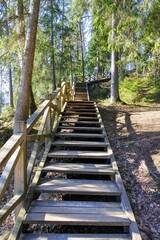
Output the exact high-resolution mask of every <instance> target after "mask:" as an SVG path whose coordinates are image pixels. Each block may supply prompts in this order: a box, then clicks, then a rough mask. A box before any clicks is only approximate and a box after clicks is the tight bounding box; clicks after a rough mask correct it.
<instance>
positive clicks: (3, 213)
mask: <svg viewBox="0 0 160 240" xmlns="http://www.w3.org/2000/svg"><path fill="white" fill-rule="evenodd" d="M72 96H73V88H72V87H71V86H70V84H69V83H67V82H62V84H61V87H59V88H57V89H56V90H55V91H54V92H53V93H52V95H51V96H50V99H49V100H45V101H44V102H43V103H42V104H41V105H40V106H39V108H38V109H37V110H36V111H35V112H34V113H33V115H32V116H31V117H30V118H29V119H28V120H27V122H15V132H14V134H13V135H12V136H11V138H10V139H9V140H8V141H7V142H6V143H5V144H4V146H3V147H2V148H1V149H0V171H1V177H0V203H1V202H2V200H3V199H4V198H5V194H6V191H7V189H8V187H9V185H10V183H11V181H12V182H14V193H13V196H11V197H10V199H9V200H8V202H7V203H5V204H4V206H3V208H2V209H1V210H0V225H1V224H2V223H3V222H4V220H5V219H6V218H7V216H8V215H9V214H10V213H11V212H12V211H13V210H15V216H17V215H18V213H19V210H20V208H21V206H22V204H23V201H24V199H25V196H26V193H27V191H28V188H29V185H30V183H31V179H32V178H33V175H34V171H33V170H34V168H35V166H36V164H37V163H36V162H37V154H38V152H39V150H40V147H41V148H42V144H43V146H44V147H43V148H44V151H45V148H46V146H47V144H48V142H49V141H50V139H51V136H53V133H54V129H55V127H56V122H57V119H58V116H59V114H60V113H61V111H62V109H63V107H64V104H65V102H66V101H67V100H72V99H73V98H72ZM33 133H34V134H33ZM30 142H34V143H33V144H32V151H31V153H30V156H29V157H27V151H28V145H29V144H31V143H30ZM5 202H6V201H5Z"/></svg>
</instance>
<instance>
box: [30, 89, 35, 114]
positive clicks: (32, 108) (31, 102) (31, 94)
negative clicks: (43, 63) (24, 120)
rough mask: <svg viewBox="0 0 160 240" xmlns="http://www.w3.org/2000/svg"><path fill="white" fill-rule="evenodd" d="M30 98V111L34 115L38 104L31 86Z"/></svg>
mask: <svg viewBox="0 0 160 240" xmlns="http://www.w3.org/2000/svg"><path fill="white" fill-rule="evenodd" d="M29 98H30V104H29V105H30V106H29V110H30V114H33V113H34V112H35V111H36V109H37V106H36V103H35V99H34V95H33V90H32V86H31V90H30V96H29Z"/></svg>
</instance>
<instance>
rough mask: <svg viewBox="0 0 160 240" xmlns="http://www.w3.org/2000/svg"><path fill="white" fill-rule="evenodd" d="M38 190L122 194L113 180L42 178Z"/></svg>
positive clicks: (36, 189) (106, 194)
mask: <svg viewBox="0 0 160 240" xmlns="http://www.w3.org/2000/svg"><path fill="white" fill-rule="evenodd" d="M35 191H37V192H52V193H53V192H54V193H55V192H56V193H67V194H85V195H105V196H120V191H119V188H118V187H117V185H116V184H115V183H114V182H111V181H101V180H97V181H96V180H79V179H47V180H46V179H45V180H40V182H39V185H38V186H37V187H36V188H35Z"/></svg>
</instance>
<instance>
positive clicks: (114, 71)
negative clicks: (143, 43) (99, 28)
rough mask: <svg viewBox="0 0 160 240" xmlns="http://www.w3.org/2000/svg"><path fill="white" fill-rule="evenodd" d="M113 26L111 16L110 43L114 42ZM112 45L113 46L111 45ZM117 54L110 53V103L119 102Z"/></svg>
mask: <svg viewBox="0 0 160 240" xmlns="http://www.w3.org/2000/svg"><path fill="white" fill-rule="evenodd" d="M115 25H116V15H115V13H113V14H112V39H111V41H112V42H115ZM113 45H114V44H113ZM117 62H118V52H117V50H115V49H114V47H113V49H112V53H111V103H114V102H116V101H118V100H119V87H118V64H117Z"/></svg>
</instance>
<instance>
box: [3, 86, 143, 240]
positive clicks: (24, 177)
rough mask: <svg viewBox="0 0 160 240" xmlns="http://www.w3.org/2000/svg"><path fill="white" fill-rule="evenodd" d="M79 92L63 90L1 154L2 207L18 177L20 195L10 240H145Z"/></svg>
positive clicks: (7, 208) (95, 114)
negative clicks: (9, 188) (32, 144)
mask: <svg viewBox="0 0 160 240" xmlns="http://www.w3.org/2000/svg"><path fill="white" fill-rule="evenodd" d="M74 87H75V88H71V87H70V86H69V84H67V83H62V85H61V87H60V88H58V89H57V90H56V91H55V92H54V93H53V94H52V96H51V97H50V100H46V101H45V102H44V103H42V105H41V106H40V108H39V109H38V110H37V111H36V112H35V113H34V114H33V115H32V116H31V117H30V119H29V120H28V121H27V124H25V123H17V125H18V127H17V129H22V128H23V132H22V131H21V132H17V133H15V134H14V135H13V136H12V137H11V139H10V140H9V141H8V142H7V143H6V144H5V145H4V147H3V148H2V149H1V151H0V154H1V161H0V167H1V169H3V171H2V175H1V180H0V181H1V182H0V184H1V185H0V190H1V193H0V199H1V200H2V199H3V197H4V196H5V192H6V189H7V187H8V185H9V183H10V180H11V179H12V176H13V173H14V185H15V192H14V196H13V197H12V198H11V199H10V200H9V202H8V203H6V205H4V207H3V208H2V210H1V211H0V217H1V220H0V222H1V223H3V221H4V220H5V219H6V217H7V216H8V215H9V214H10V213H11V212H12V211H13V210H14V209H15V208H16V223H15V227H14V229H13V231H12V233H11V235H10V237H9V240H14V239H21V240H26V239H27V240H85V239H86V240H118V239H119V240H129V239H133V240H140V239H141V237H140V234H139V231H138V227H137V224H136V221H135V218H134V215H133V212H132V209H131V207H130V204H129V201H128V198H127V195H126V192H125V189H124V186H123V183H122V179H121V176H120V173H119V171H118V168H117V164H116V161H115V158H114V155H113V152H112V149H111V146H110V143H109V141H108V137H107V134H106V132H105V129H104V126H103V123H102V119H101V116H100V113H99V111H98V107H97V105H96V103H95V102H93V101H90V100H89V95H88V89H87V85H86V84H84V83H78V84H76V86H74ZM72 95H74V98H73V97H72ZM38 124H39V127H38V130H37V133H36V134H33V130H32V129H33V128H35V126H37V125H38ZM20 125H21V126H20ZM22 125H23V126H22ZM34 132H35V131H34ZM29 141H35V143H34V146H33V150H32V152H31V154H30V156H29V157H28V158H29V159H28V161H26V159H27V157H26V150H27V144H28V142H29ZM44 145H45V147H43V146H44ZM43 148H44V149H43ZM39 151H43V156H42V158H41V159H40V160H39V161H38V160H37V153H38V152H39ZM19 210H20V211H19Z"/></svg>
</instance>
